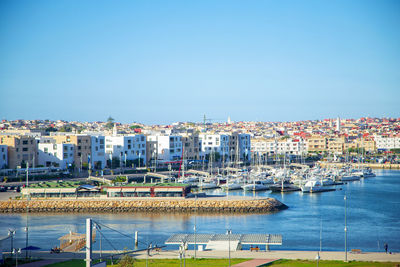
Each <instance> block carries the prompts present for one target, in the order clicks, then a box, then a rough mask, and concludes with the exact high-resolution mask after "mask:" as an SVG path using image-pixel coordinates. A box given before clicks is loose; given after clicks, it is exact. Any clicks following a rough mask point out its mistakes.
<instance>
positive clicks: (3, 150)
mask: <svg viewBox="0 0 400 267" xmlns="http://www.w3.org/2000/svg"><path fill="white" fill-rule="evenodd" d="M7 166H8V154H7V145H0V169H4V168H6V167H7Z"/></svg>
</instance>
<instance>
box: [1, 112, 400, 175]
mask: <svg viewBox="0 0 400 267" xmlns="http://www.w3.org/2000/svg"><path fill="white" fill-rule="evenodd" d="M398 152H400V118H393V119H391V118H390V119H389V118H368V117H367V118H360V119H340V118H334V119H324V120H308V121H297V122H243V121H241V122H232V121H231V120H230V119H228V120H227V122H225V123H221V122H211V121H209V120H208V119H206V118H204V121H203V122H201V123H193V122H179V123H173V124H172V125H151V126H149V125H144V124H141V123H130V124H122V123H118V122H115V121H114V119H113V118H111V117H109V118H108V119H107V121H105V122H100V121H97V122H76V121H71V122H68V121H62V120H57V121H51V120H14V121H8V120H2V121H1V123H0V168H1V169H18V168H26V167H29V168H38V167H56V168H59V169H63V170H64V169H68V170H75V171H76V170H82V169H86V170H87V169H90V170H103V169H105V168H111V169H112V168H117V167H145V166H151V165H152V164H154V162H159V163H169V162H174V161H179V160H182V159H184V160H185V161H187V162H200V161H203V162H204V161H207V162H209V161H210V162H216V163H219V164H227V165H228V164H233V163H240V164H250V163H252V162H256V161H263V162H265V161H268V159H271V158H272V159H274V158H275V159H277V158H279V157H280V156H281V155H286V156H288V157H289V158H291V157H292V158H297V159H299V158H306V157H312V156H320V157H331V158H333V159H335V160H337V159H340V158H344V157H345V156H346V155H354V154H357V155H374V154H377V153H380V154H382V155H389V156H390V155H391V154H392V155H394V154H396V153H398ZM386 158H388V157H386ZM389 158H390V157H389ZM285 159H286V157H285Z"/></svg>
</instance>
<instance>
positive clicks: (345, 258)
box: [344, 195, 347, 262]
mask: <svg viewBox="0 0 400 267" xmlns="http://www.w3.org/2000/svg"><path fill="white" fill-rule="evenodd" d="M346 202H347V198H346V195H344V250H345V254H344V255H345V256H344V261H345V262H347V203H346Z"/></svg>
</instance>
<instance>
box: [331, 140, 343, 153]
mask: <svg viewBox="0 0 400 267" xmlns="http://www.w3.org/2000/svg"><path fill="white" fill-rule="evenodd" d="M344 147H345V138H344V137H330V138H328V144H327V151H328V152H329V153H331V154H343V151H344Z"/></svg>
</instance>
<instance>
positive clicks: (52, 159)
mask: <svg viewBox="0 0 400 267" xmlns="http://www.w3.org/2000/svg"><path fill="white" fill-rule="evenodd" d="M38 141H39V143H38V164H39V165H43V166H44V167H59V168H61V169H67V168H68V167H69V166H71V165H72V164H73V163H74V152H75V145H74V144H65V143H56V140H54V139H53V138H40V139H39V140H38Z"/></svg>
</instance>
